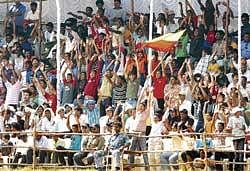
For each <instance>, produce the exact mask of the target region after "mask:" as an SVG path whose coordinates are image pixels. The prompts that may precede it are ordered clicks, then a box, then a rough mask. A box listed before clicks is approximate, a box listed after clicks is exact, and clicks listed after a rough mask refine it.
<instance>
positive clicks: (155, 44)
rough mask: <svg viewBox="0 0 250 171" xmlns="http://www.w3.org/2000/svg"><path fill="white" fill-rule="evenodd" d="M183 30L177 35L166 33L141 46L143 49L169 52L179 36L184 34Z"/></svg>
mask: <svg viewBox="0 0 250 171" xmlns="http://www.w3.org/2000/svg"><path fill="white" fill-rule="evenodd" d="M184 32H185V30H182V31H179V32H177V33H168V34H165V35H163V36H160V37H157V38H155V39H153V40H151V41H147V42H145V43H144V44H143V47H147V48H152V49H154V50H158V51H163V52H169V51H171V50H172V49H173V48H174V47H175V45H176V43H177V42H178V40H179V39H180V38H181V36H182V35H183V34H184Z"/></svg>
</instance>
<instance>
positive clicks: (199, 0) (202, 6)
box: [197, 0, 205, 10]
mask: <svg viewBox="0 0 250 171" xmlns="http://www.w3.org/2000/svg"><path fill="white" fill-rule="evenodd" d="M197 2H198V4H199V5H200V8H201V10H204V9H205V6H204V5H203V3H201V0H197Z"/></svg>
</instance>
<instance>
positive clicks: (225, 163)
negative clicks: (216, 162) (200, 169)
mask: <svg viewBox="0 0 250 171" xmlns="http://www.w3.org/2000/svg"><path fill="white" fill-rule="evenodd" d="M223 162H224V163H223V171H227V170H228V162H229V159H224V160H223Z"/></svg>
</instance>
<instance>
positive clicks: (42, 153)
mask: <svg viewBox="0 0 250 171" xmlns="http://www.w3.org/2000/svg"><path fill="white" fill-rule="evenodd" d="M35 146H36V150H37V151H38V155H39V163H45V162H46V163H49V162H50V154H49V153H48V151H46V150H44V149H48V148H49V141H48V139H47V137H46V136H42V135H36V137H35ZM40 149H43V150H40ZM27 163H28V164H32V163H33V150H32V149H29V150H28V151H27Z"/></svg>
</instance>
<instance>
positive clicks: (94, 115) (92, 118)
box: [86, 108, 100, 126]
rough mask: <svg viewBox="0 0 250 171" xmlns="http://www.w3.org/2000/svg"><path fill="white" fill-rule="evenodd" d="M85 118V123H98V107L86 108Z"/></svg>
mask: <svg viewBox="0 0 250 171" xmlns="http://www.w3.org/2000/svg"><path fill="white" fill-rule="evenodd" d="M86 114H87V118H86V119H87V120H86V123H87V124H89V125H90V126H91V125H94V124H99V119H100V111H99V109H98V108H95V109H93V110H92V111H89V110H86Z"/></svg>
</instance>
